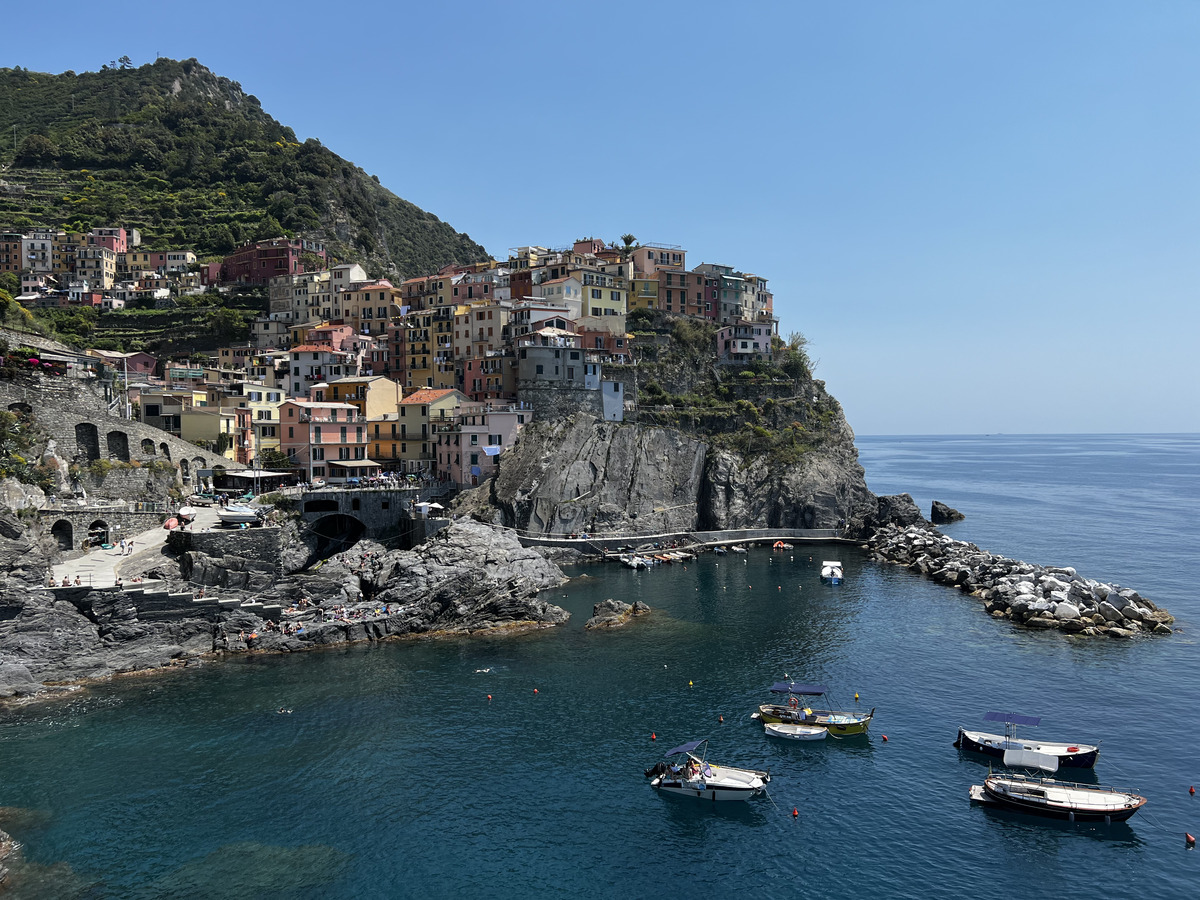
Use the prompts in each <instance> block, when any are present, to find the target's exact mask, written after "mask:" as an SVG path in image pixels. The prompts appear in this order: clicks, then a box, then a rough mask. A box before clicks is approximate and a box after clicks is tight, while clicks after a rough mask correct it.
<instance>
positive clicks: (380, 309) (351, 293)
mask: <svg viewBox="0 0 1200 900" xmlns="http://www.w3.org/2000/svg"><path fill="white" fill-rule="evenodd" d="M402 297H403V292H402V291H401V290H400V288H396V287H392V286H391V285H390V284H388V283H387V282H386V281H384V282H376V283H374V284H364V285H361V286H359V287H358V288H356V289H355V290H348V291H344V292H343V293H342V295H341V312H342V315H341V317H340V318H341V320H342V321H343V322H344V323H346V324H347V325H349V326H350V327H352V328H353V329H354V333H355V334H382V333H384V332H385V331H386V330H387V323H388V322H389V321H391V318H392V317H393V316H397V315H399V314H400V306H401V303H402ZM334 318H337V317H336V316H335V317H334Z"/></svg>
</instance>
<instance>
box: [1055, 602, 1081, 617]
mask: <svg viewBox="0 0 1200 900" xmlns="http://www.w3.org/2000/svg"><path fill="white" fill-rule="evenodd" d="M1054 618H1056V619H1059V620H1060V621H1061V620H1066V619H1078V618H1079V608H1078V607H1077V606H1075V605H1074V604H1073V603H1068V602H1067V601H1065V600H1064V601H1063V602H1062V603H1059V604H1058V605H1057V606H1056V607H1054Z"/></svg>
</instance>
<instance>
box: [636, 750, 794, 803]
mask: <svg viewBox="0 0 1200 900" xmlns="http://www.w3.org/2000/svg"><path fill="white" fill-rule="evenodd" d="M707 752H708V739H707V738H705V739H704V740H700V741H691V742H689V743H687V744H681V745H680V746H678V747H676V748H674V749H673V750H669V751H668V752H667V753H666V755H665V756H664V757H663V760H662V761H661V762H658V763H655V764H654V765H653V766H651V767H650V768H649V769H647V770H646V773H645V774H646V777H647V778H649V779H650V786H651V787H652V788H654V789H655V790H659V791H663V792H665V793H668V794H675V795H677V796H680V797H695V798H697V799H699V800H709V801H718V800H749V799H750V798H751V797H756V796H758V795H759V794H761V793H763V792H764V791H765V789H766V784H767V782H768V781H770V780H771V773H770V772H760V771H758V770H756V769H740V768H737V767H735V766H721V765H717V764H716V763H714V762H709V761H708V760H707V759H706V758H705V757H706V756H707Z"/></svg>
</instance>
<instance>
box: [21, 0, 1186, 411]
mask: <svg viewBox="0 0 1200 900" xmlns="http://www.w3.org/2000/svg"><path fill="white" fill-rule="evenodd" d="M55 9H56V12H55V16H54V17H55V20H56V21H57V22H58V23H59V25H62V26H67V23H69V22H71V21H72V20H73V19H72V17H73V16H75V15H78V16H79V20H78V21H79V22H80V23H82V24H81V27H70V26H68V27H57V26H56V27H54V28H53V29H52V31H50V32H48V31H47V30H46V18H45V12H44V11H42V10H40V9H39V7H37V6H36V5H32V4H19V5H17V6H14V7H13V8H10V9H7V10H6V11H5V22H6V30H7V34H6V35H5V38H6V39H5V41H4V45H5V54H4V55H5V63H4V64H5V65H10V66H11V65H21V66H25V67H28V68H31V69H35V70H39V71H49V72H61V71H64V70H66V69H74V70H76V71H83V70H94V69H98V68H99V67H100V65H101V64H103V63H105V62H107V61H108V60H110V59H114V58H116V57H119V56H121V55H123V54H128V55H129V56H130V57H132V59H133V61H134V63H135V64H137V65H140V64H142V63H145V62H151V61H153V59H154V58H155V56H156V55H163V56H171V57H175V58H179V59H183V58H188V57H196V58H197V59H199V60H200V61H201V62H202V63H204V64H205V65H207V66H208V67H209V68H211V69H213V70H214V71H215V72H217V73H218V74H220V75H224V76H226V77H229V78H232V79H234V80H236V81H239V82H241V84H242V86H243V88H244V89H245V90H247V91H248V92H250V93H252V94H254V95H256V96H257V97H258V98H259V99H260V100H261V101H262V103H263V106H264V107H265V108H266V110H267V111H268V112H270V113H271V114H272V115H273V116H275V118H277V119H279V120H280V121H281V122H283V123H284V124H287V125H290V126H291V127H292V128H294V129H295V131H296V133H297V135H298V136H299V137H300V138H301V139H303V138H306V137H316V138H318V139H320V140H321V141H322V142H323V143H324V144H326V145H327V146H328V147H330V148H332V149H333V150H334V151H336V152H337V153H339V154H341V155H342V156H344V157H346V158H347V159H349V160H351V161H353V162H354V163H356V164H358V165H360V166H362V167H363V168H364V169H365V170H366V171H368V172H370V173H372V174H376V175H378V176H379V178H380V180H381V181H382V182H383V184H384V185H386V186H387V187H389V188H391V189H392V190H393V191H395V192H396V193H397V194H399V195H400V196H402V197H404V198H406V199H408V200H411V201H412V202H414V203H416V204H417V205H419V206H421V207H423V208H424V209H427V210H429V211H430V212H432V213H434V214H435V215H437V216H439V217H440V218H442V219H444V220H446V221H448V222H450V223H451V224H452V225H453V226H454V227H455V228H457V229H458V230H460V231H465V232H467V233H468V234H470V235H471V237H473V238H474V239H475V240H477V241H479V242H480V243H481V244H483V245H484V246H485V247H486V248H487V249H488V250H489V251H491V252H492V253H493V254H495V255H497V256H503V255H504V254H505V253H506V251H507V249H508V248H509V247H513V246H517V245H521V244H543V245H562V244H566V243H569V242H571V241H572V240H574V239H576V238H579V237H584V236H589V235H595V236H597V237H603V238H606V239H609V240H615V239H616V238H618V237H619V236H620V235H621V234H624V233H626V232H632V233H633V234H635V235H637V237H638V238H639V239H641V240H643V241H653V242H658V243H671V244H681V245H683V246H684V247H685V248H686V249H687V250H688V260H689V263H691V264H698V263H701V262H718V263H723V264H726V265H733V266H736V267H738V268H739V269H742V270H743V271H753V272H755V273H758V274H761V275H765V276H766V277H768V278H769V279H770V281H771V285H772V287H773V289H774V292H775V299H776V311H777V313H778V315H779V316H780V319H781V324H780V330H781V332H782V333H784V334H787V333H788V332H791V331H801V332H803V333H804V334H805V335H806V336H807V337H808V339H809V341H810V349H811V351H812V355H813V356H814V358H816V359H818V360H819V365H818V367H817V373H816V374H817V376H818V377H820V378H823V379H824V380H825V381H826V383H827V386H828V388H829V390H830V391H831V392H832V393H833V394H834V396H836V397H837V398H838V399H839V400H840V401H841V402H842V404H843V406H844V407H845V410H846V415H847V418H848V419H849V421H850V423H851V425H852V426H853V427H854V429H855V430H856V431H857V432H858V433H860V434H936V433H991V432H1006V433H1035V432H1047V433H1058V432H1168V431H1169V432H1180V431H1188V432H1196V431H1200V397H1198V385H1200V363H1198V362H1197V354H1196V353H1195V347H1194V345H1195V343H1196V341H1197V339H1198V337H1200V313H1198V312H1197V304H1196V299H1197V285H1198V283H1200V282H1198V277H1197V276H1198V275H1200V271H1198V269H1200V266H1198V259H1197V253H1198V248H1200V152H1198V151H1200V140H1198V138H1200V119H1198V117H1197V109H1200V103H1198V101H1200V97H1198V94H1200V53H1197V52H1196V48H1197V47H1198V46H1200V4H1197V3H1194V2H1190V0H1189V2H1182V0H1181V2H1149V3H1139V4H1134V3H1124V2H1121V3H1118V2H1086V3H1085V2H1066V0H1064V2H1056V3H1050V4H1047V3H1044V2H1020V0H1004V2H970V3H963V2H959V0H945V2H941V0H928V2H920V0H911V2H902V3H901V2H882V0H876V2H858V3H832V2H820V3H818V2H807V0H792V2H787V3H769V2H762V3H745V4H740V5H735V4H730V3H710V2H704V0H691V2H643V3H628V2H609V3H603V4H596V3H586V4H585V3H561V4H544V3H536V4H535V3H529V2H525V0H511V2H506V3H491V2H457V3H454V2H443V3H439V4H413V3H370V2H353V0H350V2H344V3H340V4H317V3H312V2H309V0H298V2H290V3H288V4H267V3H245V2H243V3H237V4H233V3H227V2H223V0H215V2H209V3H206V4H203V5H193V4H178V5H176V4H163V3H141V2H132V3H126V4H122V5H121V7H120V9H119V10H118V9H116V8H114V9H113V10H112V11H111V13H105V12H104V11H102V10H99V9H97V8H96V7H95V6H94V5H93V4H87V5H85V4H82V3H75V2H65V3H60V4H58V5H57V6H56V7H55Z"/></svg>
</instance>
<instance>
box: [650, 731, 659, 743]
mask: <svg viewBox="0 0 1200 900" xmlns="http://www.w3.org/2000/svg"><path fill="white" fill-rule="evenodd" d="M650 740H652V741H657V740H658V735H657V734H655V733H654V732H653V731H652V732H650Z"/></svg>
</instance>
